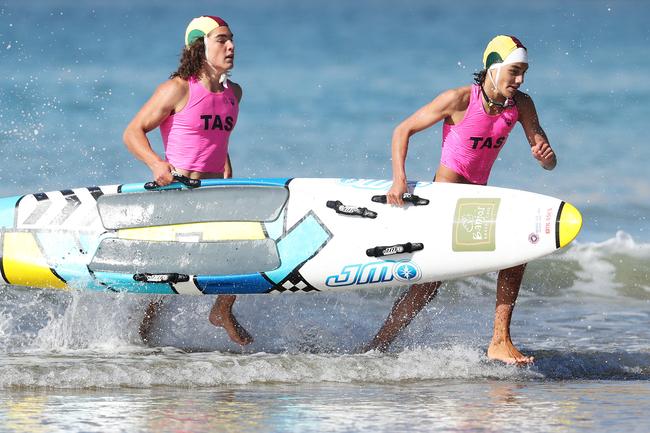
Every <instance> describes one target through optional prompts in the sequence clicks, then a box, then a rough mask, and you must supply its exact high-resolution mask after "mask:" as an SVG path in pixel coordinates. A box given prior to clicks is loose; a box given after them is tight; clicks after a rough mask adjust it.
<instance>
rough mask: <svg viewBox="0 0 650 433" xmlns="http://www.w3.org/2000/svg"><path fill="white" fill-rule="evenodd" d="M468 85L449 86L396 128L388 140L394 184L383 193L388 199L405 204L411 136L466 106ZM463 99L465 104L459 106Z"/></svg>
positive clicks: (392, 202)
mask: <svg viewBox="0 0 650 433" xmlns="http://www.w3.org/2000/svg"><path fill="white" fill-rule="evenodd" d="M467 89H468V88H459V89H452V90H447V91H446V92H443V93H441V94H440V95H438V96H437V97H436V98H435V99H434V100H433V101H431V102H430V103H428V104H427V105H425V106H424V107H422V108H420V109H419V110H417V111H416V112H415V113H413V114H412V115H411V116H410V117H408V118H407V119H406V120H404V121H403V122H402V123H400V124H399V125H398V126H397V127H396V128H395V130H394V131H393V139H392V143H391V154H392V166H393V185H392V186H391V188H390V190H389V191H388V193H387V194H386V196H387V197H386V198H387V201H388V203H390V204H395V205H399V206H402V205H403V204H404V203H403V201H402V194H404V193H405V192H407V185H406V167H405V165H406V154H407V152H408V145H409V139H410V138H411V136H412V135H413V134H415V133H418V132H420V131H422V130H424V129H427V128H429V127H431V126H433V125H435V124H436V123H438V122H440V121H441V120H443V119H445V118H447V117H450V116H451V115H452V114H453V113H454V112H455V111H458V110H464V109H466V108H467V106H466V105H467V104H466V102H467V101H466V99H467V98H466V97H465V96H466V94H468V93H467ZM463 103H465V108H462V107H461V105H463Z"/></svg>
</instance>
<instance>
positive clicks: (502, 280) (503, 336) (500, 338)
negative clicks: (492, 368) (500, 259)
mask: <svg viewBox="0 0 650 433" xmlns="http://www.w3.org/2000/svg"><path fill="white" fill-rule="evenodd" d="M525 269H526V265H519V266H514V267H512V268H508V269H503V270H501V271H500V272H499V278H498V280H497V302H496V311H495V313H494V333H493V335H492V341H491V342H490V347H488V351H487V355H488V358H490V359H495V360H498V361H503V362H506V363H508V364H530V363H532V362H533V357H532V356H525V355H523V354H522V353H521V352H520V351H519V350H517V348H516V347H515V346H514V345H513V344H512V340H511V339H510V321H511V319H512V312H513V310H514V308H515V302H516V301H517V296H518V295H519V287H520V286H521V281H522V279H523V277H524V270H525Z"/></svg>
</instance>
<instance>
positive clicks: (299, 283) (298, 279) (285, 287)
mask: <svg viewBox="0 0 650 433" xmlns="http://www.w3.org/2000/svg"><path fill="white" fill-rule="evenodd" d="M272 291H273V292H280V293H284V292H292V293H295V292H318V291H319V290H318V289H317V288H315V287H314V286H312V285H311V284H309V283H308V282H307V281H305V279H304V278H303V277H302V275H300V272H298V271H294V272H292V273H291V274H289V275H288V276H287V277H286V278H285V279H284V280H282V281H281V282H280V284H278V285H276V286H275V287H274V288H273V290H272Z"/></svg>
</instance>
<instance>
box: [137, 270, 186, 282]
mask: <svg viewBox="0 0 650 433" xmlns="http://www.w3.org/2000/svg"><path fill="white" fill-rule="evenodd" d="M133 279H134V280H135V281H138V282H140V283H184V282H186V281H189V280H190V276H189V275H185V274H177V273H175V272H172V273H169V274H148V273H145V274H135V275H133Z"/></svg>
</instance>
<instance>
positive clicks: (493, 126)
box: [440, 84, 519, 185]
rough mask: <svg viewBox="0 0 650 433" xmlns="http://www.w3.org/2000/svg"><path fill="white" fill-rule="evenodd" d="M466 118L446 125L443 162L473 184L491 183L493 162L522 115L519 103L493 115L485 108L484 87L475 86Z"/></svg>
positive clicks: (443, 135) (444, 127) (444, 126)
mask: <svg viewBox="0 0 650 433" xmlns="http://www.w3.org/2000/svg"><path fill="white" fill-rule="evenodd" d="M471 92H472V93H471V95H470V98H469V105H468V106H467V111H466V112H465V117H463V120H462V121H461V122H460V123H459V124H457V125H448V124H447V123H445V124H444V125H443V127H442V155H441V156H440V163H441V164H442V165H444V166H445V167H448V168H450V169H452V170H453V171H455V172H456V173H458V174H460V175H461V176H463V177H464V178H465V179H467V180H469V181H470V182H472V183H475V184H480V185H485V184H487V181H488V177H489V176H490V170H492V164H494V161H495V160H496V159H497V156H498V155H499V151H500V150H501V148H502V147H503V145H504V144H505V143H506V139H507V138H508V134H510V131H512V128H514V126H515V123H516V122H517V119H518V118H519V110H517V106H516V105H514V106H511V107H509V108H507V109H505V110H503V112H502V113H500V114H495V115H490V114H487V113H486V112H485V109H484V108H483V101H482V95H481V87H480V86H479V85H478V84H474V85H472V90H471Z"/></svg>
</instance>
